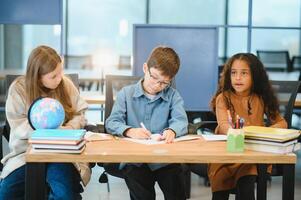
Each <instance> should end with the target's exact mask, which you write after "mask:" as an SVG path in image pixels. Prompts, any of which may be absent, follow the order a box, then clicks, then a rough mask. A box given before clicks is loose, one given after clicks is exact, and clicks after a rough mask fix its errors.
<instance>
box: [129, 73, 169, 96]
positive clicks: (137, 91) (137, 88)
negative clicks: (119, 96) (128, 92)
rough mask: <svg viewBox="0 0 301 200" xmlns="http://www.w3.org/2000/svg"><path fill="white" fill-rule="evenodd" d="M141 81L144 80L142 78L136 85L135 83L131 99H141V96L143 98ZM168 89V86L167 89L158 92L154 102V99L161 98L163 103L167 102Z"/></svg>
mask: <svg viewBox="0 0 301 200" xmlns="http://www.w3.org/2000/svg"><path fill="white" fill-rule="evenodd" d="M143 80H144V79H143V78H142V79H140V80H139V81H138V83H136V85H135V92H134V95H133V97H141V96H145V94H144V90H143V88H142V81H143ZM169 87H170V86H168V87H167V88H164V89H163V90H162V91H161V92H159V93H158V94H157V96H156V98H155V100H156V99H159V98H160V97H161V98H162V99H163V100H164V101H168V90H169Z"/></svg>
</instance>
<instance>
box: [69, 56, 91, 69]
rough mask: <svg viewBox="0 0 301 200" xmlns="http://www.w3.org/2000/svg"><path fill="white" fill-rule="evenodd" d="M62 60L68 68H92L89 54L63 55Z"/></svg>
mask: <svg viewBox="0 0 301 200" xmlns="http://www.w3.org/2000/svg"><path fill="white" fill-rule="evenodd" d="M64 61H65V65H66V68H68V69H93V62H92V56H91V55H65V57H64Z"/></svg>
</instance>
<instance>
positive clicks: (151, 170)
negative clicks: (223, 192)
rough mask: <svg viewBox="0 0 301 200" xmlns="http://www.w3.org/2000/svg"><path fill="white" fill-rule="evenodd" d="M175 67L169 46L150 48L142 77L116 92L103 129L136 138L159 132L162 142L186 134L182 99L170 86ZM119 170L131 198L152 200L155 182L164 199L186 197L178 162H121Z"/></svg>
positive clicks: (185, 118)
mask: <svg viewBox="0 0 301 200" xmlns="http://www.w3.org/2000/svg"><path fill="white" fill-rule="evenodd" d="M179 66H180V59H179V57H178V55H177V53H176V52H175V51H174V50H173V49H172V48H169V47H162V46H159V47H157V48H155V49H153V51H152V52H151V54H150V56H149V58H148V59H147V62H146V63H144V65H143V71H144V78H143V79H141V80H140V81H139V82H138V83H136V84H134V85H130V86H126V87H124V88H123V89H122V90H120V91H119V93H118V94H117V98H116V101H115V104H114V106H113V109H112V112H111V115H110V116H109V118H108V119H107V120H106V129H107V131H108V132H110V133H112V134H113V135H117V136H124V137H130V138H139V139H148V138H150V136H151V134H154V133H162V135H161V138H160V139H161V140H165V142H166V143H172V142H173V140H174V138H175V137H178V136H181V135H184V134H186V133H187V125H188V121H187V116H186V113H185V110H184V102H183V99H182V98H181V96H180V94H179V93H178V92H177V91H176V90H175V89H174V88H172V87H170V85H171V84H170V83H171V80H172V79H173V78H174V77H175V75H176V74H177V72H178V70H179ZM140 124H142V125H143V126H144V127H141V125H140ZM120 169H122V172H123V174H124V177H125V182H126V184H127V186H128V188H129V191H130V197H131V199H132V200H142V199H143V200H144V199H145V200H154V199H155V195H156V194H155V189H154V185H155V182H156V181H157V182H158V184H159V186H160V188H161V190H162V191H163V194H164V199H167V200H177V199H179V200H182V199H186V198H185V191H184V177H183V172H182V168H181V166H180V164H145V163H137V164H126V163H122V164H121V165H120Z"/></svg>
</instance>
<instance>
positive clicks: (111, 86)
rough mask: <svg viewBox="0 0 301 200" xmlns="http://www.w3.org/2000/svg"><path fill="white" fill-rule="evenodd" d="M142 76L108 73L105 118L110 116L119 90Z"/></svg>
mask: <svg viewBox="0 0 301 200" xmlns="http://www.w3.org/2000/svg"><path fill="white" fill-rule="evenodd" d="M140 79H141V77H137V76H117V75H107V76H106V78H105V87H106V103H105V120H106V119H107V118H108V117H109V116H110V114H111V111H112V108H113V104H114V99H115V97H116V94H117V92H118V91H119V90H121V89H122V88H123V87H124V86H127V85H131V84H135V83H137V82H138V81H139V80H140Z"/></svg>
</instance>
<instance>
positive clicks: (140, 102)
mask: <svg viewBox="0 0 301 200" xmlns="http://www.w3.org/2000/svg"><path fill="white" fill-rule="evenodd" d="M141 122H143V124H144V125H145V127H146V128H147V129H148V130H150V132H151V133H152V134H154V133H161V132H163V131H164V130H165V129H168V128H169V129H172V130H173V131H174V132H175V133H176V137H179V136H182V135H185V134H186V133H187V126H188V120H187V115H186V112H185V109H184V101H183V99H182V97H181V96H180V94H179V93H178V91H177V90H175V89H174V88H172V87H167V88H165V89H164V90H162V91H161V92H160V93H158V94H157V95H156V96H155V98H153V99H149V98H148V97H147V96H145V94H144V91H143V88H142V80H140V81H139V82H138V83H136V84H133V85H129V86H126V87H124V88H123V89H121V90H120V91H119V92H118V94H117V98H116V101H115V103H114V106H113V109H112V112H111V115H110V116H109V117H108V119H107V120H106V124H105V125H106V129H107V131H108V132H109V133H111V134H113V135H117V136H123V133H124V131H126V130H127V129H129V128H139V127H140V128H141V126H140V123H141ZM149 166H150V167H151V169H152V170H155V169H158V168H160V165H157V166H155V165H154V164H149ZM162 166H163V165H161V167H162Z"/></svg>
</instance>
